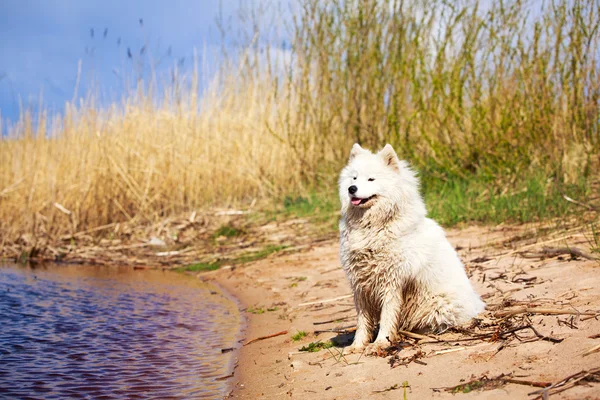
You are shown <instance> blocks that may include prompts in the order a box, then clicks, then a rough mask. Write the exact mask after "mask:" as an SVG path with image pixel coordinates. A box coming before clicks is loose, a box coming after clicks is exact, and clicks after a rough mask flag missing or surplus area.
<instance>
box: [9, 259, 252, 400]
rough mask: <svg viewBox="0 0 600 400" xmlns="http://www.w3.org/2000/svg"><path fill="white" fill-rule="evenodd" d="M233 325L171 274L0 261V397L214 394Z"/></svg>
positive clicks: (210, 298)
mask: <svg viewBox="0 0 600 400" xmlns="http://www.w3.org/2000/svg"><path fill="white" fill-rule="evenodd" d="M239 323H240V316H239V313H238V310H237V307H236V305H235V303H234V302H232V301H231V300H230V299H228V298H226V297H225V296H224V295H223V294H222V292H221V291H220V290H218V289H216V288H215V287H212V286H208V285H206V284H204V283H202V282H200V281H199V280H198V279H194V278H190V277H187V276H184V275H181V274H177V273H172V272H162V271H133V270H131V269H130V268H116V267H84V266H62V265H60V266H44V267H36V268H32V267H16V266H6V265H0V397H2V396H6V397H8V398H25V397H28V396H31V397H34V398H57V399H58V398H60V399H63V398H72V397H85V398H100V397H102V398H107V399H108V398H161V399H163V398H221V397H223V395H224V393H225V390H226V386H227V382H226V381H222V380H217V379H216V378H218V377H222V376H225V375H227V374H229V372H230V371H229V370H228V368H229V361H230V357H231V353H228V354H222V353H221V349H222V348H228V347H232V346H234V345H235V338H236V334H237V332H238V328H239Z"/></svg>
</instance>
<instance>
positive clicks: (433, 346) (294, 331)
mask: <svg viewBox="0 0 600 400" xmlns="http://www.w3.org/2000/svg"><path fill="white" fill-rule="evenodd" d="M448 237H449V239H450V241H451V243H452V244H453V246H455V247H456V248H457V250H458V252H459V254H460V256H461V258H462V260H463V262H464V263H465V265H466V268H467V272H468V274H469V276H470V279H471V282H472V283H473V285H474V286H475V288H476V290H477V291H478V293H479V294H480V295H481V296H482V298H483V299H484V301H485V302H486V304H487V310H486V311H485V312H484V313H483V314H481V315H480V316H479V319H478V320H476V321H474V322H473V323H472V324H471V325H470V326H463V327H460V328H458V329H452V330H450V331H447V332H445V333H443V334H441V335H438V336H433V335H427V336H418V335H412V336H414V337H405V338H404V339H403V340H402V341H401V342H399V343H394V344H390V346H391V347H390V348H389V349H388V350H386V351H385V352H384V353H382V354H375V355H368V354H345V351H344V350H345V349H344V347H345V346H347V345H348V344H349V343H350V341H351V340H352V335H353V328H354V326H355V315H356V314H355V311H354V304H353V300H352V297H351V290H350V287H349V285H348V283H347V281H346V277H345V276H344V273H343V271H342V269H341V267H340V264H339V260H338V251H339V247H338V243H337V241H336V240H329V241H325V242H322V243H319V244H318V245H316V246H313V247H309V248H307V249H306V250H305V251H302V252H296V253H291V254H285V255H278V256H273V257H270V258H267V259H263V260H260V261H257V262H254V263H251V264H245V265H242V266H239V267H237V268H228V267H224V268H222V269H221V270H218V271H214V272H210V273H205V274H202V275H200V277H201V279H204V280H211V281H216V282H217V283H218V284H220V285H222V286H223V287H224V288H225V289H227V290H228V291H229V292H231V293H232V294H234V295H235V296H236V297H237V298H238V299H239V300H240V303H241V307H242V309H243V310H244V311H245V315H246V317H247V322H248V324H247V327H246V329H245V331H244V334H243V337H244V339H243V340H241V341H240V344H239V354H238V356H239V359H238V361H237V363H236V366H235V369H234V374H233V376H232V377H230V378H229V381H230V383H231V387H232V391H231V393H230V394H229V396H230V397H232V398H267V399H268V398H273V399H276V398H294V399H361V398H371V397H372V398H381V399H386V398H390V399H392V398H394V399H398V398H407V399H424V398H450V397H454V396H460V397H461V398H462V397H464V398H474V397H477V398H486V399H506V398H511V399H535V398H542V396H543V395H544V392H543V390H544V388H546V392H547V393H546V394H549V395H550V396H551V397H552V398H564V399H596V398H600V385H599V384H598V383H595V381H596V382H597V381H598V380H599V378H598V377H599V375H598V367H600V352H598V350H599V349H600V321H599V320H598V318H597V315H598V313H599V312H600V287H599V285H598V283H597V282H598V271H599V270H598V268H600V263H599V262H598V260H591V259H587V257H589V256H590V255H591V254H590V253H589V248H590V243H589V240H588V238H587V236H586V235H585V233H582V232H581V231H576V230H573V231H562V232H555V233H554V234H551V235H547V236H545V237H539V236H538V235H533V234H531V232H529V231H527V229H525V228H524V227H506V226H505V227H497V228H486V227H468V228H464V229H460V230H450V231H448ZM592 257H593V255H592ZM299 332H305V333H306V336H303V334H302V333H300V334H298V333H299ZM294 335H295V337H294V339H293V338H292V337H293V336H294ZM257 339H258V340H257ZM295 339H296V340H295ZM311 343H314V344H313V345H312V347H313V349H315V350H318V351H315V352H309V351H300V349H301V348H303V347H305V348H306V347H308V346H310V344H311ZM552 384H553V385H554V386H555V387H551V388H550V389H548V386H550V385H552Z"/></svg>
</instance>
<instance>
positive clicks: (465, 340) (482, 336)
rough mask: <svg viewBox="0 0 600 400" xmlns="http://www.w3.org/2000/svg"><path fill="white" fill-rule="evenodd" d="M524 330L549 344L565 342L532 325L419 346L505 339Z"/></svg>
mask: <svg viewBox="0 0 600 400" xmlns="http://www.w3.org/2000/svg"><path fill="white" fill-rule="evenodd" d="M524 329H531V330H532V331H533V333H534V334H535V335H536V336H537V337H538V338H540V339H542V340H546V341H549V342H553V343H560V342H562V341H563V339H556V338H553V337H550V336H544V335H542V334H541V333H539V332H538V331H537V330H535V328H534V327H533V326H531V325H524V326H519V327H517V328H512V329H508V330H505V331H502V332H490V333H483V334H481V335H476V336H474V337H470V338H464V339H456V340H443V339H438V340H431V341H425V342H420V343H419V344H433V343H460V342H470V341H473V340H482V339H487V338H490V337H492V336H494V335H498V336H499V337H503V336H505V335H508V334H509V333H515V332H518V331H522V330H524Z"/></svg>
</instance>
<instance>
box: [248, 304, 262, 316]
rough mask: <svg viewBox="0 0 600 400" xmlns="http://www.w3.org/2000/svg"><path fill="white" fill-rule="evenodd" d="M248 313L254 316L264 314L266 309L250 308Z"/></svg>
mask: <svg viewBox="0 0 600 400" xmlns="http://www.w3.org/2000/svg"><path fill="white" fill-rule="evenodd" d="M246 311H248V312H249V313H252V314H264V313H265V308H264V307H263V306H260V307H254V306H250V307H248V308H247V309H246Z"/></svg>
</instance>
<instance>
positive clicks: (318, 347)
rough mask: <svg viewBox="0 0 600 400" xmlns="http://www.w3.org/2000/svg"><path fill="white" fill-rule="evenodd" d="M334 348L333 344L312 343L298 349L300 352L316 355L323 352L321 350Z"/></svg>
mask: <svg viewBox="0 0 600 400" xmlns="http://www.w3.org/2000/svg"><path fill="white" fill-rule="evenodd" d="M331 347H333V342H331V341H327V342H321V341H318V342H311V343H309V344H307V345H306V346H302V347H300V348H299V349H298V351H308V352H309V353H316V352H317V351H321V349H329V348H331Z"/></svg>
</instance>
